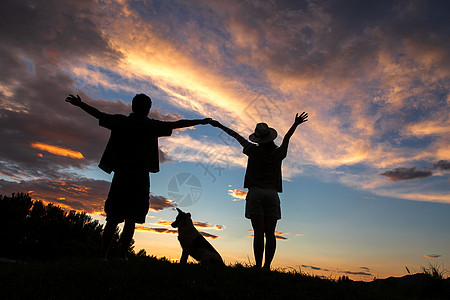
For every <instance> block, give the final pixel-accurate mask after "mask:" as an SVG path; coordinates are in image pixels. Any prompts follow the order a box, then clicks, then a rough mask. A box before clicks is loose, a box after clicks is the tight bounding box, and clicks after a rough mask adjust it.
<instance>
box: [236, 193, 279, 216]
mask: <svg viewBox="0 0 450 300" xmlns="http://www.w3.org/2000/svg"><path fill="white" fill-rule="evenodd" d="M245 202H246V203H245V217H246V218H247V219H250V218H251V215H262V216H265V217H275V218H277V219H281V207H280V198H279V197H278V192H277V191H276V190H273V189H263V188H259V187H251V188H249V189H248V193H247V197H246V198H245Z"/></svg>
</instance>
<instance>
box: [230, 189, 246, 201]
mask: <svg viewBox="0 0 450 300" xmlns="http://www.w3.org/2000/svg"><path fill="white" fill-rule="evenodd" d="M228 195H230V196H231V197H233V198H235V200H233V201H239V200H237V199H242V200H245V197H247V192H245V191H241V190H237V189H234V190H228Z"/></svg>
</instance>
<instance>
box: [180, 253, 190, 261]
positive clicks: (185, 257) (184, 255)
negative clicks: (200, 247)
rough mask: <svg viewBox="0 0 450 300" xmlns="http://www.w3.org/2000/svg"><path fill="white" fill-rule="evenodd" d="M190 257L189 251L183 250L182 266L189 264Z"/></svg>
mask: <svg viewBox="0 0 450 300" xmlns="http://www.w3.org/2000/svg"><path fill="white" fill-rule="evenodd" d="M188 256H189V254H188V253H187V251H185V250H183V252H182V253H181V258H180V264H185V263H187V259H188Z"/></svg>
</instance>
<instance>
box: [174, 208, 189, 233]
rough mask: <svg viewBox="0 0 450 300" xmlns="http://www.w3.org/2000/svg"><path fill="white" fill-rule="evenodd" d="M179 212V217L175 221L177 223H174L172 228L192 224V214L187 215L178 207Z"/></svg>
mask: <svg viewBox="0 0 450 300" xmlns="http://www.w3.org/2000/svg"><path fill="white" fill-rule="evenodd" d="M177 211H178V216H177V218H176V219H175V221H174V222H173V223H172V227H174V228H177V227H178V226H180V225H182V224H183V223H184V222H186V221H187V222H192V220H191V214H190V213H185V212H183V211H182V210H181V209H179V208H178V207H177Z"/></svg>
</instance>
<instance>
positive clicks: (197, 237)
mask: <svg viewBox="0 0 450 300" xmlns="http://www.w3.org/2000/svg"><path fill="white" fill-rule="evenodd" d="M177 211H178V216H177V218H176V219H175V221H174V222H173V223H172V227H174V228H178V240H179V241H180V244H181V248H182V250H183V251H182V253H181V258H180V263H182V264H185V263H186V262H187V259H188V256H189V255H190V256H192V257H193V258H194V259H195V260H197V261H198V262H200V263H201V264H203V265H224V263H223V260H222V257H221V256H220V254H219V253H218V252H217V251H216V249H214V247H213V246H212V245H211V244H210V243H208V241H207V240H206V239H205V238H204V237H203V236H202V235H201V234H200V232H198V231H197V229H195V227H194V224H193V223H192V219H191V214H190V213H185V212H183V211H181V210H180V209H179V208H177Z"/></svg>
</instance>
